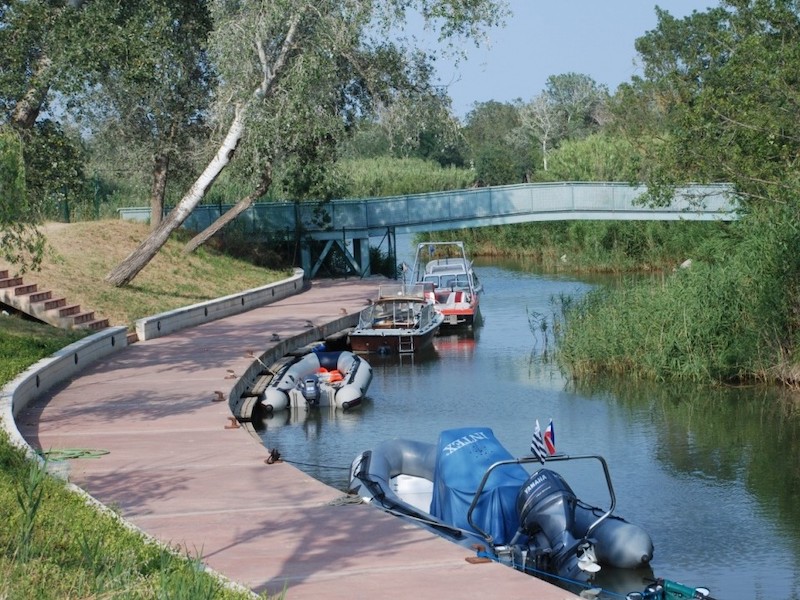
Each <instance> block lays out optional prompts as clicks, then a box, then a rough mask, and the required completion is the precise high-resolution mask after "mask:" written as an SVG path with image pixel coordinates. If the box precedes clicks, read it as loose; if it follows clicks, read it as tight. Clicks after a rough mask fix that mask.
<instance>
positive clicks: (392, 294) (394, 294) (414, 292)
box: [378, 283, 431, 300]
mask: <svg viewBox="0 0 800 600" xmlns="http://www.w3.org/2000/svg"><path fill="white" fill-rule="evenodd" d="M430 287H431V284H429V283H428V284H423V283H400V284H384V285H380V286H378V298H400V297H405V298H419V299H420V300H424V299H425V291H426V290H427V289H429V288H430Z"/></svg>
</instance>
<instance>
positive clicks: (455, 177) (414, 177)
mask: <svg viewBox="0 0 800 600" xmlns="http://www.w3.org/2000/svg"><path fill="white" fill-rule="evenodd" d="M339 169H340V171H341V174H342V178H343V180H344V184H343V185H344V188H343V189H344V192H345V196H346V197H348V198H375V197H381V196H401V195H405V194H422V193H426V192H438V191H446V190H458V189H465V188H468V187H470V186H471V185H472V183H473V181H474V174H473V173H472V171H470V170H467V169H458V168H455V167H447V168H443V167H441V166H440V165H439V164H438V163H436V162H433V161H425V160H421V159H418V158H407V159H391V158H375V159H363V160H345V161H342V162H341V163H340V164H339Z"/></svg>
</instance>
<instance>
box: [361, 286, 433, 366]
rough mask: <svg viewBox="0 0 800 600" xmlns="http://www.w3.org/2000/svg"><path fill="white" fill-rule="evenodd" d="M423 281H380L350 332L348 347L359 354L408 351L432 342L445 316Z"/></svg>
mask: <svg viewBox="0 0 800 600" xmlns="http://www.w3.org/2000/svg"><path fill="white" fill-rule="evenodd" d="M427 289H430V291H431V292H432V288H431V287H430V286H428V287H427V288H426V286H423V285H417V286H411V287H408V286H405V285H382V286H380V287H379V289H378V298H377V300H375V301H373V302H372V304H370V306H368V307H367V308H365V309H363V310H362V311H361V313H360V314H359V317H358V325H357V326H356V327H355V328H354V329H353V330H352V331H351V332H350V334H349V342H350V349H351V350H352V351H353V352H356V353H359V354H411V353H416V352H419V351H420V350H422V349H424V348H426V347H427V346H430V345H431V342H432V341H433V338H434V336H435V335H436V333H437V331H438V330H439V327H440V326H441V324H442V322H443V320H444V316H443V315H442V314H441V313H440V312H438V311H436V309H435V307H434V305H433V301H432V300H430V299H429V298H428V297H427V294H428V292H427Z"/></svg>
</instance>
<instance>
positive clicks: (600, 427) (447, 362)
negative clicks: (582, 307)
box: [255, 261, 800, 600]
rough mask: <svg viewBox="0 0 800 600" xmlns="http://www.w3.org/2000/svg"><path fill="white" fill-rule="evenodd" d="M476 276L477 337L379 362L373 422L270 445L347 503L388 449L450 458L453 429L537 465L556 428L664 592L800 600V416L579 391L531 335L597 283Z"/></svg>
mask: <svg viewBox="0 0 800 600" xmlns="http://www.w3.org/2000/svg"><path fill="white" fill-rule="evenodd" d="M476 269H477V270H478V274H479V277H480V278H481V280H482V282H483V284H484V286H485V290H486V291H485V293H484V295H483V297H482V300H481V306H482V314H483V320H484V322H483V324H482V325H481V326H480V327H478V328H476V329H475V331H474V333H472V334H460V335H442V336H440V337H438V338H436V340H435V342H434V348H433V349H432V351H431V352H429V353H426V354H425V355H424V356H420V357H414V358H410V357H404V358H402V359H401V358H397V357H372V356H370V357H368V360H369V362H370V364H372V366H373V371H374V378H373V381H372V384H371V386H370V389H369V396H368V398H367V400H366V402H365V403H364V404H363V405H362V406H361V407H359V408H357V409H355V410H353V411H350V412H345V413H343V412H341V411H332V412H331V411H328V410H327V409H326V410H324V411H322V412H321V413H320V412H310V413H307V412H306V411H305V410H304V409H301V410H299V411H297V410H295V411H287V412H284V413H280V414H277V415H275V416H273V417H272V418H270V419H263V420H257V421H256V423H255V425H256V428H257V431H258V435H259V436H260V437H261V439H262V440H263V442H264V445H265V446H266V447H267V448H277V449H278V450H279V451H280V453H281V455H282V457H283V458H284V459H285V460H287V461H290V462H293V463H295V464H296V465H297V466H298V467H299V468H300V469H302V470H303V471H306V472H307V473H309V474H310V475H312V476H313V477H315V478H317V479H319V480H322V481H324V482H326V483H328V484H329V485H331V486H334V487H336V488H338V489H341V490H345V489H346V487H347V483H348V468H349V466H350V463H351V461H352V460H353V458H354V457H355V456H356V455H357V454H358V453H359V452H361V451H362V450H366V449H369V448H371V447H372V446H374V445H375V444H377V443H378V442H380V441H382V440H385V439H389V438H392V437H407V438H411V439H417V440H423V441H430V442H434V441H435V440H436V438H437V436H438V433H439V431H441V430H442V429H448V428H453V427H463V426H471V425H477V426H488V427H491V428H492V429H493V430H494V433H495V435H496V436H497V437H498V439H499V440H500V441H501V442H502V443H503V444H504V445H505V446H506V447H507V448H508V450H509V451H510V452H511V453H512V454H514V455H519V456H522V455H526V454H529V445H530V439H531V434H532V432H533V427H534V423H535V421H536V419H538V420H539V422H540V424H541V425H542V427H544V426H545V425H546V423H547V421H548V420H549V419H551V418H552V419H553V422H554V424H555V432H556V446H557V449H558V451H559V452H564V453H567V454H600V455H602V456H604V457H605V458H606V460H607V461H608V463H609V468H610V471H611V477H612V480H613V483H614V489H615V492H616V496H617V513H618V514H620V515H622V516H624V517H626V518H627V519H628V520H630V521H632V522H634V523H637V524H639V525H641V526H643V527H644V528H645V529H646V530H647V531H648V532H649V533H650V535H651V536H652V537H653V541H654V543H655V557H654V559H653V563H652V568H653V572H654V573H655V574H656V575H657V576H661V577H667V578H669V579H673V580H678V581H682V582H684V583H686V584H690V585H694V586H699V585H703V586H706V587H708V588H710V589H711V592H712V595H713V596H714V597H715V598H717V599H719V600H761V599H763V600H768V599H769V600H774V599H787V600H788V599H797V600H800V581H798V577H799V576H800V568H798V555H799V554H800V502H799V500H800V447H799V446H800V435H799V434H800V430H799V427H798V425H800V410H798V407H800V404H796V403H793V401H792V399H791V398H790V397H788V395H787V394H785V393H782V392H781V391H780V390H775V389H764V388H751V387H748V388H743V389H742V388H736V389H732V388H724V389H718V388H712V389H709V388H705V387H703V388H700V387H697V386H676V385H673V384H668V385H663V384H649V383H648V384H642V383H639V382H636V381H630V380H601V381H593V382H591V383H576V382H574V381H570V380H568V379H567V378H566V377H565V376H564V374H562V373H561V372H560V370H559V369H558V368H557V366H556V365H554V364H553V363H552V361H548V360H547V359H546V358H545V357H544V356H543V355H544V354H545V351H546V350H547V348H548V347H552V340H551V339H550V341H549V342H548V341H547V340H546V339H545V335H544V334H543V332H542V330H541V328H540V327H538V326H534V327H533V328H532V327H531V322H532V321H533V322H534V323H538V322H541V319H542V318H546V320H547V323H548V327H552V319H553V314H554V312H555V310H556V309H555V308H554V305H553V298H554V297H558V296H559V295H563V294H567V295H572V296H580V295H581V294H583V293H585V292H586V291H587V290H588V289H590V287H591V286H592V285H596V284H597V282H592V283H587V282H586V281H580V280H578V279H575V278H571V277H562V276H554V275H542V274H537V273H535V272H533V271H531V270H529V269H526V268H524V267H523V266H520V265H517V264H514V263H510V262H506V263H502V264H501V263H499V262H493V263H490V264H487V263H483V264H482V263H481V262H479V261H476ZM551 336H552V334H551V333H548V334H547V338H551ZM580 463H581V464H580V466H569V465H564V463H559V465H558V467H557V470H559V471H561V472H562V473H563V474H564V476H565V477H566V479H567V481H568V482H569V483H570V485H571V486H572V488H573V489H574V490H575V492H576V494H577V495H578V496H579V497H581V498H582V499H584V500H586V501H588V502H594V503H598V504H600V505H603V506H607V504H608V496H607V493H604V491H605V485H604V483H603V480H602V473H601V472H600V469H599V468H598V467H597V463H596V462H595V461H580ZM589 463H591V464H589ZM641 576H642V574H632V576H631V578H630V579H626V580H624V581H619V580H609V581H603V580H601V581H600V582H599V583H600V585H602V586H603V587H604V588H606V589H607V590H609V592H610V593H608V594H604V597H607V598H615V597H621V596H620V594H622V593H623V592H625V591H633V590H641V589H642V587H643V586H642V585H640V581H641Z"/></svg>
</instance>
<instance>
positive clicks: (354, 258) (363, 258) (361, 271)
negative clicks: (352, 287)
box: [300, 236, 372, 279]
mask: <svg viewBox="0 0 800 600" xmlns="http://www.w3.org/2000/svg"><path fill="white" fill-rule="evenodd" d="M350 244H352V249H353V252H352V253H351V252H350V250H349V245H350ZM337 251H338V253H339V254H340V255H341V256H342V257H343V258H344V260H345V261H346V262H347V264H348V265H349V267H350V270H351V271H352V272H354V273H355V274H356V275H358V276H359V277H367V276H369V275H371V274H372V267H371V265H370V258H369V236H364V237H353V238H350V239H349V240H348V239H347V238H346V237H343V238H342V239H329V240H327V241H326V242H325V246H324V247H323V249H322V251H321V252H320V253H319V256H317V257H316V258H315V257H313V256H312V251H311V244H310V243H309V242H308V241H304V242H303V243H302V244H301V246H300V266H301V267H302V269H303V271H304V272H305V278H306V279H313V278H314V277H315V276H316V275H317V272H318V271H319V269H320V267H322V264H323V263H324V262H325V259H326V258H327V257H328V255H329V254H331V253H332V252H337Z"/></svg>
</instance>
